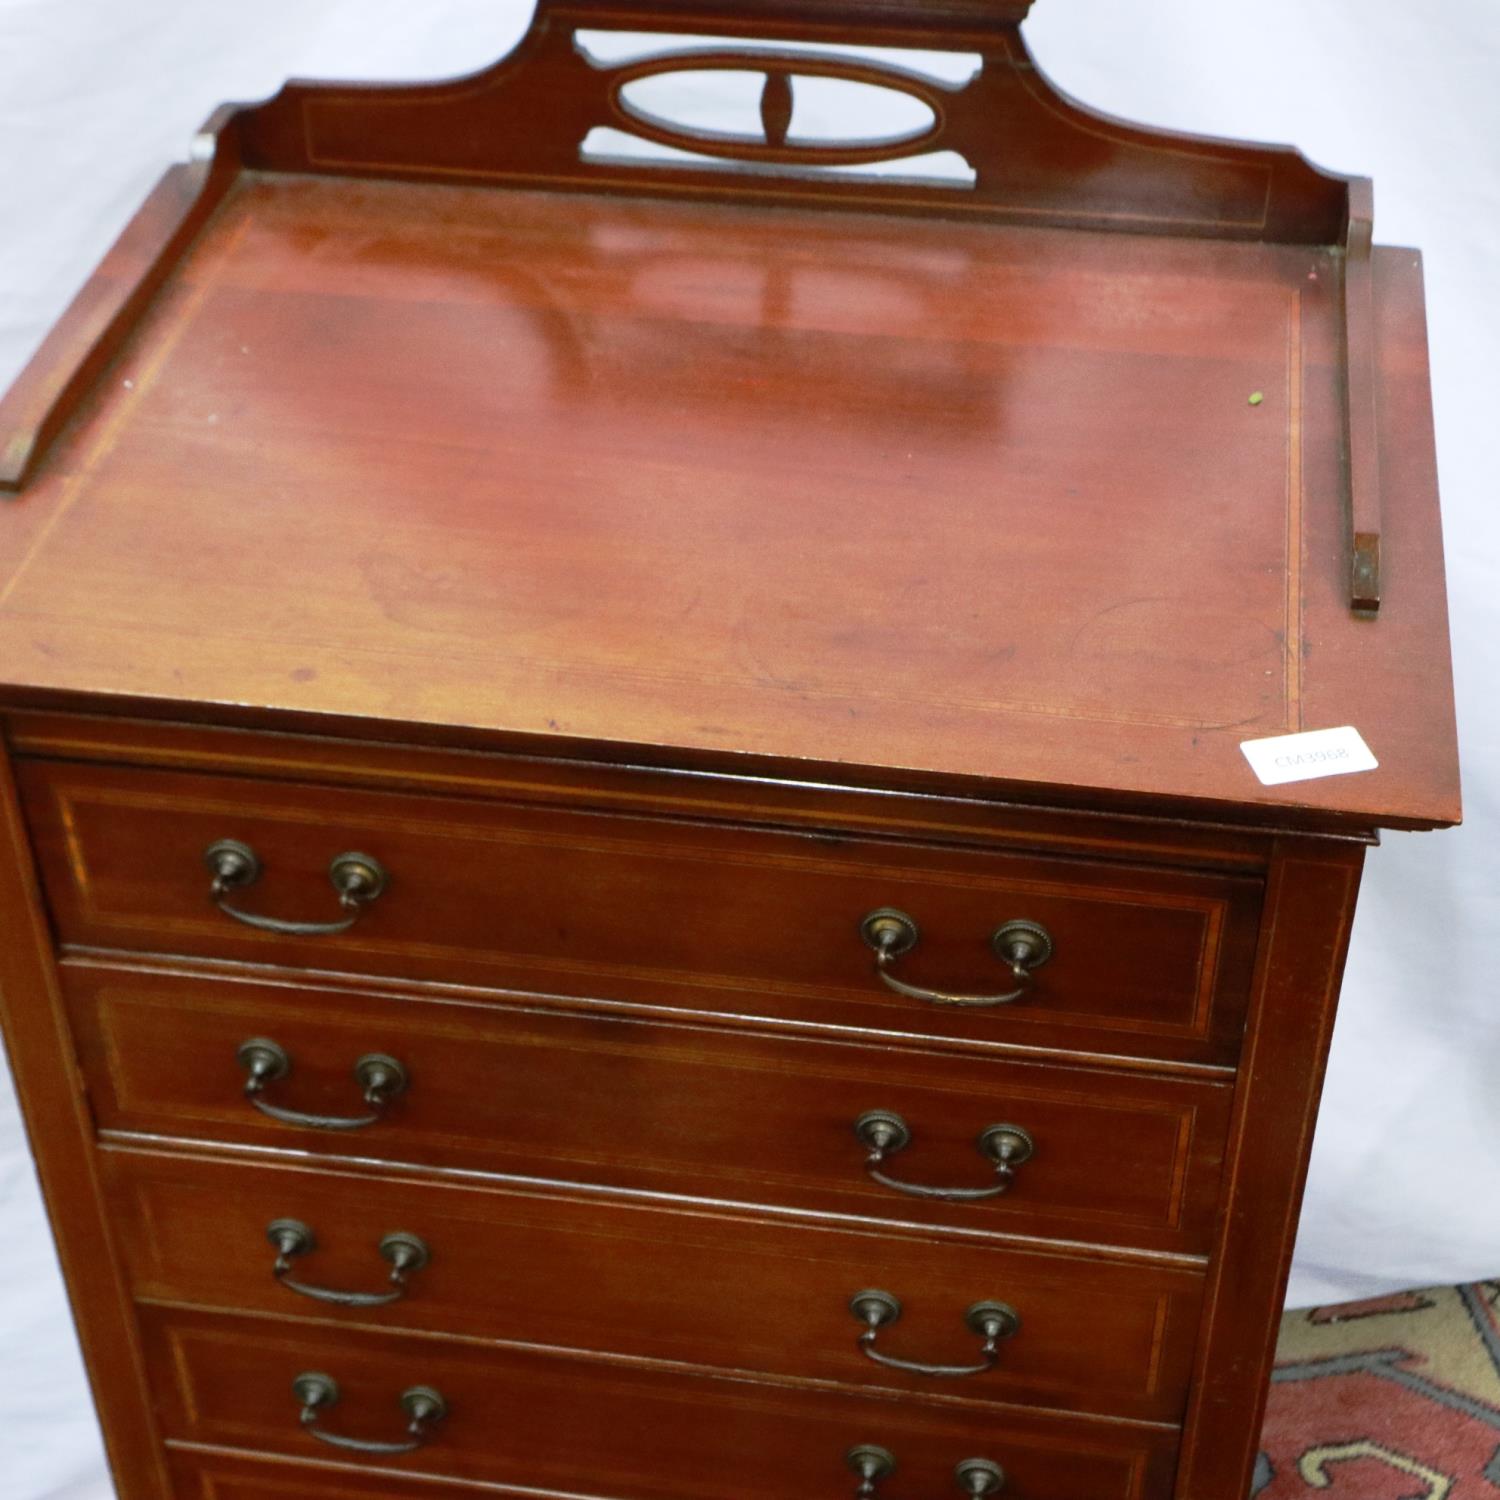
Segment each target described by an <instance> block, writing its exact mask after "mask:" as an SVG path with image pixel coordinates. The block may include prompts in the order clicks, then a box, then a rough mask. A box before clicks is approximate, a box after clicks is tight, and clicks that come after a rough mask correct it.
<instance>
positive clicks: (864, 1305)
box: [849, 1291, 1021, 1379]
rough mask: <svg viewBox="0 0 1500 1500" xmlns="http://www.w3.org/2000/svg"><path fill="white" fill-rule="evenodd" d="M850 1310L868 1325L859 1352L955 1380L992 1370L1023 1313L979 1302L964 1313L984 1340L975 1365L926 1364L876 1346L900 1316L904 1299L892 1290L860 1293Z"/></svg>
mask: <svg viewBox="0 0 1500 1500" xmlns="http://www.w3.org/2000/svg"><path fill="white" fill-rule="evenodd" d="M849 1311H850V1312H851V1313H853V1314H854V1318H855V1321H856V1322H859V1323H863V1324H864V1325H865V1331H864V1332H863V1333H862V1334H860V1336H859V1351H860V1353H861V1354H863V1355H864V1356H865V1358H866V1359H873V1360H874V1361H875V1363H876V1364H877V1365H885V1366H886V1367H887V1368H888V1369H891V1370H905V1371H906V1372H907V1373H908V1374H909V1375H931V1376H934V1377H936V1378H938V1379H952V1378H956V1377H958V1376H961V1375H984V1374H986V1373H987V1372H989V1371H990V1370H993V1369H994V1368H995V1366H996V1364H998V1363H999V1360H1000V1340H1001V1339H1008V1338H1012V1337H1013V1336H1014V1335H1015V1334H1017V1333H1018V1332H1020V1328H1021V1315H1020V1314H1019V1313H1018V1312H1017V1311H1016V1310H1015V1308H1013V1307H1011V1306H1010V1305H1009V1304H1008V1303H1005V1302H976V1303H975V1304H974V1305H973V1307H971V1308H970V1309H969V1310H968V1312H966V1313H965V1314H964V1322H965V1323H966V1324H967V1325H968V1328H969V1331H970V1332H971V1333H975V1334H977V1335H978V1336H979V1337H980V1338H981V1339H982V1340H983V1341H984V1342H983V1343H982V1344H981V1345H980V1349H979V1355H980V1358H979V1363H978V1364H973V1365H925V1364H921V1363H920V1362H918V1361H917V1360H911V1359H898V1358H897V1357H896V1356H895V1355H894V1354H886V1353H884V1352H883V1351H882V1350H880V1349H877V1348H876V1347H875V1341H876V1340H877V1339H878V1338H879V1336H880V1330H881V1329H882V1328H885V1327H888V1326H889V1325H890V1324H892V1323H894V1322H895V1321H896V1320H897V1319H898V1318H899V1317H900V1316H901V1302H900V1299H899V1298H897V1297H893V1296H892V1295H891V1294H890V1293H889V1292H879V1291H870V1292H861V1293H860V1294H859V1295H858V1296H857V1297H855V1298H854V1299H853V1300H852V1301H851V1302H850V1303H849Z"/></svg>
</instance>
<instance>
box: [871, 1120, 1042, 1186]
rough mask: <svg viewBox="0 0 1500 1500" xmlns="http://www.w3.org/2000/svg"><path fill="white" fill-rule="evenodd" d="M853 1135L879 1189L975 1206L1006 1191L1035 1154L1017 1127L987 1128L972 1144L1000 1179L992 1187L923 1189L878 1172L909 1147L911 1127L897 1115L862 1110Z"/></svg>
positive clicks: (1027, 1135) (1026, 1133)
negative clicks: (1023, 1164)
mask: <svg viewBox="0 0 1500 1500" xmlns="http://www.w3.org/2000/svg"><path fill="white" fill-rule="evenodd" d="M854 1133H855V1135H857V1136H858V1137H859V1139H860V1140H861V1142H863V1144H864V1145H865V1147H866V1149H867V1150H868V1151H869V1155H868V1156H866V1157H865V1171H866V1172H867V1173H868V1174H869V1175H870V1177H871V1178H872V1179H873V1180H874V1181H876V1182H878V1183H879V1184H880V1185H881V1186H882V1187H888V1188H894V1189H895V1190H896V1191H897V1192H898V1193H908V1194H910V1195H911V1196H912V1197H913V1198H942V1199H945V1200H946V1201H947V1202H950V1203H978V1202H979V1201H980V1200H981V1199H984V1198H998V1197H999V1196H1000V1195H1001V1194H1002V1193H1007V1192H1009V1191H1010V1186H1011V1183H1012V1182H1013V1181H1014V1180H1015V1176H1016V1168H1017V1167H1019V1166H1020V1165H1021V1164H1022V1162H1026V1161H1030V1160H1031V1158H1032V1156H1034V1155H1035V1154H1036V1142H1035V1141H1034V1140H1032V1138H1031V1134H1030V1132H1029V1131H1025V1130H1022V1129H1021V1127H1020V1126H1019V1125H987V1126H985V1128H984V1129H983V1130H982V1131H980V1133H979V1139H978V1140H977V1141H976V1142H975V1143H974V1144H975V1145H976V1147H977V1148H978V1150H979V1154H980V1155H981V1156H983V1157H986V1158H987V1159H988V1160H989V1161H990V1162H991V1163H992V1164H993V1165H994V1168H995V1176H996V1177H998V1178H999V1179H1000V1180H999V1181H998V1182H997V1183H996V1184H995V1185H994V1186H993V1187H975V1188H944V1187H926V1186H924V1185H923V1184H922V1183H920V1182H902V1181H901V1180H900V1179H899V1178H896V1177H889V1176H887V1175H886V1174H885V1173H884V1172H883V1171H881V1163H882V1162H883V1161H885V1159H886V1158H887V1157H888V1156H894V1155H895V1154H896V1152H898V1151H904V1150H905V1149H906V1147H907V1146H909V1145H910V1144H911V1127H910V1126H909V1125H908V1124H907V1123H906V1121H905V1120H903V1119H902V1118H901V1116H900V1115H898V1114H892V1112H891V1111H890V1110H888V1109H871V1110H866V1111H865V1113H864V1114H862V1115H861V1116H860V1117H859V1119H857V1120H856V1121H855V1122H854Z"/></svg>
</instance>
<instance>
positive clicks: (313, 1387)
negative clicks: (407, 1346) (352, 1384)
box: [292, 1370, 448, 1453]
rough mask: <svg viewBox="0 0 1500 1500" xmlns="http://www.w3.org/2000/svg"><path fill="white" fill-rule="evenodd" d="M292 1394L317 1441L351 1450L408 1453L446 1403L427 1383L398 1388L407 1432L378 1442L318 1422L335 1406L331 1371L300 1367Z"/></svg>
mask: <svg viewBox="0 0 1500 1500" xmlns="http://www.w3.org/2000/svg"><path fill="white" fill-rule="evenodd" d="M292 1394H293V1395H294V1396H296V1398H297V1400H298V1402H299V1403H300V1405H301V1407H302V1426H303V1428H304V1429H305V1430H306V1431H307V1432H310V1433H311V1434H312V1435H313V1436H314V1437H315V1438H317V1440H318V1441H319V1442H320V1443H327V1444H328V1445H329V1446H330V1447H331V1448H343V1449H346V1450H347V1451H349V1452H351V1453H411V1452H414V1451H415V1450H416V1449H418V1448H420V1447H422V1445H423V1444H424V1443H426V1442H427V1441H428V1439H429V1438H431V1436H432V1429H433V1427H435V1426H436V1425H437V1424H438V1423H439V1422H441V1421H442V1420H443V1418H444V1417H446V1416H447V1415H448V1403H447V1402H446V1401H444V1400H443V1398H442V1396H440V1395H439V1394H438V1392H437V1391H435V1390H433V1388H432V1387H431V1386H430V1385H413V1386H409V1387H407V1389H406V1390H404V1391H402V1392H401V1410H402V1411H403V1412H405V1413H406V1418H407V1423H406V1430H407V1433H408V1434H409V1436H407V1437H406V1438H403V1439H402V1440H401V1441H399V1442H394V1443H378V1442H371V1441H370V1440H369V1439H368V1438H351V1437H344V1436H342V1435H341V1434H340V1433H337V1432H330V1431H329V1430H328V1429H327V1428H326V1427H323V1426H321V1425H320V1419H321V1417H322V1415H323V1413H324V1412H326V1411H327V1410H328V1409H329V1408H330V1407H331V1406H336V1405H337V1404H338V1399H339V1387H338V1382H337V1381H336V1380H334V1378H333V1377H332V1376H331V1375H321V1374H319V1373H318V1372H317V1371H315V1370H307V1371H304V1372H303V1373H302V1374H301V1375H299V1376H298V1377H297V1378H296V1379H295V1380H294V1381H293V1382H292Z"/></svg>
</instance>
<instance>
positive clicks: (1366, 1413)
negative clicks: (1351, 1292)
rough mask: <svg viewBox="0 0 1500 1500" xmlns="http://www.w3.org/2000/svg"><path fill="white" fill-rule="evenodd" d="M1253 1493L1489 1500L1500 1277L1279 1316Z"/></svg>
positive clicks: (1498, 1382)
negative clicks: (1274, 1355)
mask: <svg viewBox="0 0 1500 1500" xmlns="http://www.w3.org/2000/svg"><path fill="white" fill-rule="evenodd" d="M1261 1444H1262V1452H1261V1455H1260V1462H1259V1464H1258V1465H1257V1467H1256V1475H1255V1487H1254V1491H1253V1493H1254V1494H1255V1495H1256V1496H1257V1497H1259V1500H1292V1497H1294V1496H1301V1497H1304V1500H1305V1497H1307V1496H1309V1495H1311V1494H1314V1493H1317V1494H1318V1495H1320V1496H1322V1497H1323V1500H1500V1281H1481V1282H1477V1283H1475V1284H1474V1285H1472V1286H1460V1287H1440V1288H1434V1289H1433V1290H1430V1291H1424V1292H1402V1293H1400V1294H1399V1295H1397V1296H1394V1297H1381V1298H1378V1299H1376V1300H1374V1301H1370V1302H1346V1303H1344V1304H1343V1305H1342V1306H1339V1307H1315V1308H1312V1309H1311V1310H1304V1311H1301V1312H1289V1313H1287V1314H1286V1316H1285V1318H1284V1319H1283V1320H1282V1325H1281V1337H1280V1342H1279V1343H1278V1345H1277V1349H1276V1373H1275V1375H1274V1376H1273V1380H1272V1385H1271V1404H1270V1407H1269V1409H1268V1410H1267V1413H1266V1425H1265V1431H1264V1434H1263V1436H1262V1438H1261Z"/></svg>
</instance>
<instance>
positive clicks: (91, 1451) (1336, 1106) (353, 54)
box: [0, 0, 1500, 1500]
mask: <svg viewBox="0 0 1500 1500" xmlns="http://www.w3.org/2000/svg"><path fill="white" fill-rule="evenodd" d="M529 8H530V7H529V5H528V4H526V3H525V0H424V3H421V4H412V3H411V0H257V3H256V4H255V5H253V6H246V5H241V4H230V3H228V0H128V3H125V4H121V3H120V0H0V205H3V208H0V214H3V217H0V385H3V384H4V383H5V382H7V381H8V380H9V378H10V377H11V376H12V375H14V373H15V372H16V371H17V370H18V369H19V368H20V366H21V364H22V362H23V361H24V359H25V358H26V356H27V355H28V354H29V353H30V352H31V350H32V348H33V347H34V346H35V345H36V343H37V342H38V340H39V339H40V338H41V336H42V335H43V333H44V332H45V331H46V329H47V328H48V326H49V325H50V324H51V322H52V320H53V319H54V318H55V317H56V316H57V314H58V313H59V312H60V311H61V310H62V308H63V306H64V304H65V303H66V301H67V299H68V298H69V297H70V296H71V295H72V293H73V292H74V290H75V289H76V288H77V286H78V285H79V284H80V283H81V282H82V280H83V279H84V277H85V275H86V274H87V272H88V271H89V269H90V268H91V266H92V265H93V264H94V263H95V261H96V260H97V259H98V257H99V256H100V255H101V254H102V252H103V251H104V250H105V248H106V247H107V246H108V244H109V242H110V241H111V240H112V239H113V238H114V236H115V235H116V233H117V232H118V231H119V229H120V228H121V227H122V226H123V224H124V223H125V221H126V219H127V218H128V217H129V215H130V214H131V213H132V212H133V211H134V209H135V207H136V206H137V204H138V203H139V202H140V200H141V198H142V197H143V196H144V195H145V193H146V191H147V190H148V189H149V187H150V186H151V184H152V183H153V182H154V180H155V178H156V177H157V175H158V174H159V173H160V172H161V171H162V170H163V168H164V167H165V166H166V164H167V163H168V162H170V161H173V160H177V159H180V158H181V157H182V156H183V154H184V152H185V149H186V145H187V141H188V139H189V137H190V135H191V133H192V132H193V130H194V129H195V128H196V127H197V126H198V125H199V124H200V123H201V122H202V120H203V119H204V118H205V117H206V116H207V114H208V112H209V110H210V109H211V108H212V107H213V106H214V105H216V104H218V103H219V102H220V101H222V100H225V99H256V98H260V97H263V96H264V95H266V94H268V93H270V92H271V91H273V90H274V89H275V88H276V87H277V86H278V85H279V83H280V82H281V80H282V79H283V78H284V77H285V76H287V75H301V76H311V77H318V76H324V77H334V76H345V77H371V78H402V77H407V78H427V77H438V76H443V75H446V74H450V73H455V72H461V71H468V70H469V69H471V68H473V67H476V66H478V65H480V64H482V63H484V62H487V61H489V60H490V59H492V58H493V57H495V56H498V55H499V54H500V53H501V52H503V51H506V50H508V49H509V47H510V46H511V44H512V43H513V42H514V40H515V39H516V38H517V37H518V36H519V35H520V33H521V31H522V30H523V28H524V26H525V22H526V18H527V15H528V12H529ZM1029 35H1030V38H1031V42H1032V45H1033V47H1034V49H1035V50H1036V52H1037V54H1038V56H1039V58H1040V60H1041V62H1042V64H1043V66H1044V67H1045V68H1046V69H1047V70H1048V71H1049V73H1051V74H1052V76H1053V77H1054V78H1055V79H1056V80H1057V81H1058V82H1059V83H1060V84H1061V85H1062V86H1063V87H1064V88H1066V89H1067V90H1068V91H1069V92H1071V93H1073V94H1074V95H1076V96H1077V97H1079V98H1082V99H1085V100H1087V101H1088V102H1090V103H1092V104H1095V105H1097V106H1099V107H1101V108H1104V109H1107V110H1110V111H1112V112H1113V113H1115V114H1119V115H1123V116H1126V117H1129V118H1132V119H1139V120H1145V121H1151V122H1155V123H1158V124H1162V125H1168V126H1174V127H1180V128H1185V129H1190V130H1196V131H1201V132H1205V133H1210V134H1219V135H1229V136H1244V137H1249V138H1254V139H1267V140H1277V141H1283V140H1284V141H1293V142H1295V143H1297V144H1298V145H1299V146H1301V147H1302V148H1303V150H1304V151H1306V152H1307V154H1308V155H1309V156H1311V157H1312V158H1313V159H1314V160H1315V161H1318V162H1320V163H1323V164H1325V165H1328V166H1330V167H1334V168H1338V169H1341V170H1347V171H1357V172H1362V173H1366V174H1368V175H1371V176H1373V177H1374V178H1375V179H1376V183H1377V201H1378V211H1377V234H1378V238H1379V239H1380V240H1381V241H1382V242H1383V243H1387V244H1404V245H1420V246H1422V247H1423V248H1424V249H1425V251H1426V253H1427V275H1428V295H1429V299H1430V311H1431V320H1432V344H1433V360H1434V369H1435V376H1436V400H1437V418H1438V438H1439V448H1440V453H1441V462H1442V480H1443V491H1444V517H1445V523H1446V529H1447V545H1448V566H1449V582H1450V587H1451V592H1452V603H1453V616H1454V648H1455V655H1456V660H1457V669H1458V688H1459V716H1460V721H1461V724H1460V727H1461V730H1462V734H1463V743H1464V751H1465V757H1466V758H1465V778H1466V798H1465V800H1466V803H1467V806H1468V818H1469V821H1468V825H1467V826H1466V827H1465V828H1464V829H1463V830H1461V831H1459V832H1457V833H1452V834H1424V835H1393V836H1390V837H1388V838H1387V840H1386V843H1385V847H1384V848H1383V849H1381V850H1380V851H1378V852H1377V853H1375V854H1374V855H1373V856H1372V858H1371V860H1370V863H1369V874H1368V878H1367V882H1366V887H1365V893H1364V900H1363V905H1362V907H1361V910H1360V917H1359V922H1358V927H1357V930H1356V933H1355V941H1354V951H1353V955H1352V957H1351V959H1350V964H1349V974H1348V982H1347V985H1346V987H1345V994H1344V1004H1343V1011H1342V1016H1341V1020H1340V1022H1339V1027H1338V1032H1337V1036H1336V1038H1335V1046H1334V1058H1333V1064H1332V1069H1331V1072H1330V1075H1329V1080H1328V1090H1327V1095H1326V1098H1325V1103H1324V1107H1323V1114H1322V1119H1321V1123H1320V1126H1319V1131H1318V1138H1317V1149H1316V1152H1315V1156H1314V1162H1313V1169H1312V1177H1311V1182H1310V1185H1309V1189H1308V1197H1307V1207H1306V1211H1305V1214H1304V1217H1303V1223H1302V1233H1301V1237H1300V1240H1299V1242H1298V1257H1297V1265H1296V1270H1295V1273H1294V1277H1293V1284H1292V1289H1291V1300H1292V1302H1293V1304H1294V1305H1295V1304H1299V1303H1307V1302H1314V1301H1328V1300H1333V1299H1339V1298H1344V1297H1353V1296H1362V1295H1368V1294H1374V1293H1377V1292H1380V1291H1384V1290H1390V1289H1394V1288H1396V1287H1399V1286H1404V1285H1416V1284H1422V1283H1433V1282H1443V1281H1449V1280H1461V1279H1465V1278H1473V1277H1479V1276H1486V1275H1489V1276H1493V1275H1496V1274H1500V1152H1497V1146H1500V1088H1497V1086H1496V1076H1497V1072H1500V1021H1497V1014H1496V1009H1495V1007H1494V1005H1493V997H1494V994H1495V988H1496V985H1495V975H1496V971H1497V969H1500V936H1497V927H1500V896H1497V890H1500V882H1497V876H1500V840H1497V834H1500V823H1497V817H1496V802H1497V797H1500V758H1497V756H1496V753H1495V747H1496V743H1497V738H1500V710H1497V706H1496V699H1497V689H1500V678H1497V673H1496V648H1495V642H1496V638H1497V636H1500V521H1497V518H1496V512H1495V507H1494V493H1495V484H1496V477H1497V475H1500V444H1497V442H1496V431H1497V428H1500V388H1497V385H1500V383H1497V381H1496V379H1495V363H1496V359H1497V357H1500V312H1497V308H1500V301H1497V295H1496V278H1497V275H1500V90H1497V88H1496V83H1495V80H1496V78H1497V76H1500V5H1496V3H1495V0H1423V3H1421V4H1413V3H1412V0H1256V3H1255V4H1247V3H1230V0H1217V3H1205V0H1038V6H1037V13H1036V16H1035V18H1034V19H1033V21H1032V22H1031V23H1030V26H1029ZM0 503H4V502H0ZM21 503H23V504H24V503H25V502H24V500H23V501H22V502H21ZM5 930H6V921H5V914H4V913H0V941H3V940H4V932H5ZM37 1123H38V1124H39V1125H40V1126H41V1128H43V1129H45V1128H46V1122H45V1121H39V1122H37ZM0 1223H3V1225H4V1226H5V1234H4V1260H3V1263H0V1421H3V1424H4V1429H5V1434H6V1436H5V1448H6V1454H5V1460H4V1463H3V1466H0V1472H3V1475H4V1477H3V1479H0V1490H3V1491H4V1493H5V1494H6V1495H8V1496H10V1497H13V1500H43V1497H46V1500H65V1497H66V1500H104V1497H107V1496H108V1495H109V1494H110V1488H109V1485H108V1481H107V1479H106V1478H105V1477H104V1471H103V1463H102V1458H101V1456H100V1452H99V1448H98V1440H97V1436H96V1432H95V1428H94V1424H93V1420H92V1416H91V1413H90V1411H89V1407H88V1402H87V1397H86V1394H85V1389H84V1385H83V1381H82V1375H81V1371H80V1367H79V1364H78V1356H77V1350H76V1346H75V1344H74V1341H73V1336H72V1332H71V1325H70V1322H69V1318H68V1314H67V1310H66V1306H65V1303H64V1300H63V1296H62V1291H61V1288H60V1286H59V1284H58V1281H57V1274H56V1268H55V1262H54V1260H53V1257H52V1253H51V1250H50V1243H49V1241H48V1240H47V1239H46V1237H45V1230H44V1227H43V1218H42V1214H41V1208H40V1203H39V1200H38V1197H37V1192H36V1187H35V1180H34V1178H33V1176H32V1172H31V1165H30V1158H29V1156H28V1153H27V1150H26V1147H25V1144H24V1141H23V1139H22V1136H21V1131H20V1125H19V1120H18V1116H17V1112H16V1108H15V1102H14V1098H13V1096H12V1095H11V1094H10V1091H9V1087H8V1082H7V1080H6V1079H5V1077H4V1075H3V1069H0Z"/></svg>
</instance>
